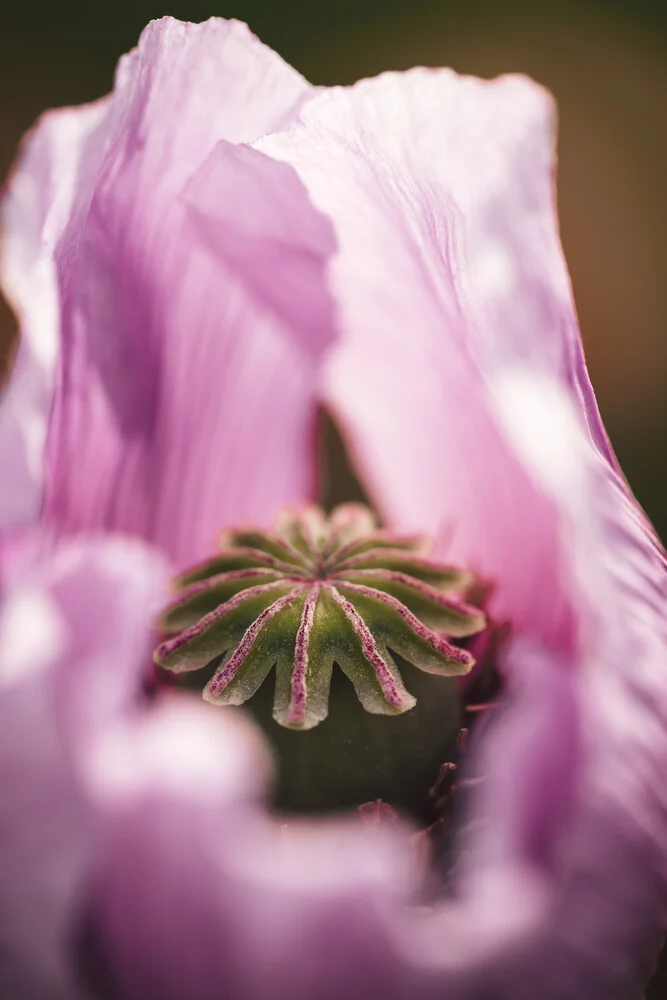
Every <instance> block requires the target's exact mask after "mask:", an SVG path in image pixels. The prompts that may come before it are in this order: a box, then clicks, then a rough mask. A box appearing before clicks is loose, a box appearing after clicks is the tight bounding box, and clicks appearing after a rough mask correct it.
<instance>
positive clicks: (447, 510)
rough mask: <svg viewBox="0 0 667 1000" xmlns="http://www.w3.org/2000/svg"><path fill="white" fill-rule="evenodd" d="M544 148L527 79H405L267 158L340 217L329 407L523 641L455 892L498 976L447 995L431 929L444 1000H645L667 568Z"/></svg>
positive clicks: (433, 927) (473, 976) (379, 495)
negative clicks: (605, 378) (601, 362)
mask: <svg viewBox="0 0 667 1000" xmlns="http://www.w3.org/2000/svg"><path fill="white" fill-rule="evenodd" d="M551 130H552V124H551V104H550V101H549V100H548V98H547V97H546V95H545V94H544V93H543V92H542V91H541V90H540V89H539V88H537V87H535V86H534V85H532V84H530V83H529V82H528V81H525V80H522V79H520V78H506V79H503V80H499V81H496V82H493V83H484V82H482V81H476V80H471V79H465V78H459V77H457V76H456V75H455V74H453V73H451V72H448V71H429V70H415V71H412V72H411V73H408V74H405V75H397V74H388V75H386V76H384V77H381V78H379V79H378V80H373V81H367V82H363V83H361V84H358V85H357V86H355V87H354V88H351V89H350V90H335V91H331V92H328V93H326V94H323V95H321V96H317V97H314V98H313V100H312V101H311V102H310V103H309V104H308V105H307V106H306V107H305V108H304V109H303V111H302V113H301V120H300V122H299V123H298V124H296V125H295V126H293V127H292V128H291V129H289V130H288V131H287V132H286V133H284V134H283V135H280V136H271V137H268V138H266V139H264V140H261V141H260V142H259V143H258V146H259V148H261V149H263V150H264V151H267V152H269V153H270V154H271V155H275V156H277V157H279V158H281V159H285V160H287V161H288V162H290V163H292V164H293V165H295V166H296V168H297V170H298V172H299V174H300V176H301V177H302V179H303V180H304V182H305V183H306V186H307V187H308V190H309V192H310V194H311V196H312V198H313V201H314V202H315V204H316V205H317V206H318V207H319V208H321V209H322V210H324V211H326V212H327V213H328V214H329V215H330V217H331V218H332V220H333V222H334V226H335V229H336V234H337V237H338V240H339V246H340V252H339V254H338V256H337V257H336V258H335V259H334V261H333V265H332V271H333V281H334V288H335V291H336V294H337V296H338V299H339V302H340V304H341V309H342V317H343V325H344V339H343V342H342V343H341V345H340V347H339V348H338V349H337V350H336V352H335V354H334V357H333V362H332V366H331V370H330V373H329V380H328V400H329V403H330V405H331V406H332V408H333V410H334V412H335V413H336V414H337V415H338V416H339V419H340V420H341V422H342V424H343V427H344V429H345V430H346V432H347V435H348V440H349V441H350V443H351V447H352V449H353V454H354V455H355V457H356V459H357V461H358V463H359V468H360V469H361V470H362V471H363V472H365V473H367V474H368V477H369V482H370V484H371V488H372V490H373V494H374V496H375V497H376V499H377V501H378V503H379V505H380V506H381V508H382V510H383V511H384V513H385V516H386V517H387V518H388V520H389V521H390V522H392V523H396V524H398V525H400V526H402V527H407V528H410V529H417V530H426V531H430V532H431V533H434V534H436V535H439V536H441V537H442V538H448V539H449V549H448V555H449V557H450V558H452V559H454V560H456V561H462V562H463V563H464V564H465V565H468V566H470V567H471V568H472V569H475V570H477V571H478V572H480V573H481V574H482V575H483V576H484V577H486V578H488V579H489V581H490V582H491V583H492V584H493V586H494V588H495V589H494V592H493V595H492V599H491V610H492V613H494V614H495V615H496V616H497V617H498V618H500V619H501V620H505V619H507V620H508V621H509V623H510V625H511V627H512V636H513V638H512V641H511V643H510V644H509V646H508V647H507V650H506V655H505V664H504V666H505V672H506V675H507V678H508V683H509V690H508V704H507V706H506V708H505V710H504V712H505V714H504V715H503V716H501V718H500V720H499V723H498V725H497V726H496V727H490V728H489V729H487V732H486V735H485V738H484V739H482V740H481V747H480V749H479V754H480V757H479V760H478V767H479V768H480V773H481V774H483V776H484V783H483V785H482V790H481V791H480V792H479V794H478V795H476V796H475V799H474V806H475V809H474V813H473V815H472V817H471V818H472V819H473V820H474V826H472V827H471V828H470V829H469V830H465V831H463V835H462V846H463V847H464V848H465V850H466V852H469V856H467V857H464V859H463V860H462V863H461V869H460V873H459V875H460V879H461V882H460V893H461V895H460V900H461V907H460V910H459V919H460V922H459V924H458V926H459V928H462V927H464V926H465V921H466V913H468V914H470V913H471V912H474V911H475V910H476V911H477V931H476V946H477V947H478V948H479V949H480V950H483V949H484V947H485V945H486V947H488V949H489V951H488V954H487V960H486V961H483V960H482V959H481V958H480V957H479V956H478V959H477V960H476V961H475V962H471V963H470V965H469V966H467V968H466V969H465V971H463V968H461V969H460V970H459V975H458V976H455V977H454V978H453V979H452V978H449V972H447V971H446V968H449V969H450V972H451V963H452V962H453V961H454V960H455V959H454V955H455V952H456V954H458V956H459V958H460V959H462V961H463V965H464V966H465V964H466V960H465V959H464V958H463V956H465V953H466V947H465V946H464V947H462V948H460V949H459V950H458V951H456V948H457V939H456V936H451V935H450V936H447V935H446V934H445V932H444V931H445V925H443V926H442V927H440V925H439V923H438V919H439V918H438V919H435V918H434V920H433V921H432V922H431V924H430V929H429V932H428V933H432V934H433V937H432V948H433V952H432V954H431V961H432V962H433V963H434V965H435V966H439V968H440V975H441V976H442V978H439V982H440V985H441V988H442V990H443V994H444V993H445V992H446V989H445V984H446V985H447V987H448V988H449V989H450V991H451V992H450V993H448V994H447V995H451V996H458V995H459V992H457V989H458V990H459V991H460V995H462V996H476V995H484V996H489V997H503V998H504V997H512V998H518V997H521V998H522V997H526V998H528V997H534V996H540V997H548V998H554V1000H556V998H562V997H564V996H572V997H582V998H583V997H586V998H593V997H594V998H596V1000H598V998H599V1000H603V998H607V997H609V998H616V997H618V998H620V997H623V998H625V997H627V998H630V997H634V996H636V995H638V993H639V992H640V990H641V987H642V984H643V983H644V982H645V981H646V979H647V978H648V975H649V973H650V962H651V959H652V957H653V956H654V955H655V954H656V951H657V948H658V944H659V933H660V927H661V923H662V920H663V918H662V913H663V912H664V900H665V898H666V896H667V884H666V870H667V865H666V863H665V847H664V843H665V830H666V829H667V798H666V796H665V793H664V787H665V786H664V782H663V781H662V779H661V777H660V775H662V774H664V771H665V766H666V765H667V701H666V699H665V694H664V692H665V690H667V686H666V682H667V655H666V654H667V634H666V629H665V620H666V618H667V615H666V613H665V612H666V611H667V586H666V576H665V559H664V553H663V552H662V549H661V547H660V545H659V543H658V542H657V540H656V539H655V537H654V535H653V533H652V532H651V529H650V528H649V526H648V525H647V523H646V521H645V519H644V518H643V515H642V514H641V512H640V511H639V510H638V508H637V506H636V504H635V502H634V500H633V498H632V497H631V495H630V494H629V491H628V489H627V486H626V484H625V483H624V481H623V479H622V477H621V475H620V474H619V472H618V470H617V467H616V464H615V461H614V459H613V456H612V454H611V449H610V447H609V444H608V441H607V439H606V436H605V434H604V430H603V428H602V425H601V422H600V418H599V415H598V413H597V409H596V406H595V401H594V397H593V394H592V390H591V388H590V384H589V382H588V378H587V375H586V371H585V366H584V362H583V356H582V351H581V345H580V340H579V334H578V329H577V325H576V319H575V316H574V309H573V305H572V298H571V291H570V288H569V281H568V278H567V273H566V270H565V265H564V261H563V258H562V251H561V249H560V244H559V241H558V234H557V226H556V220H555V214H554V208H553V189H552V187H553V180H552V158H553V152H552V131H551ZM494 886H500V887H502V886H504V889H502V891H501V892H500V893H499V894H498V893H497V892H496V890H494ZM531 887H532V888H531ZM441 916H442V917H444V913H443V914H441ZM522 920H524V921H525V923H524V928H523V935H522V938H523V946H516V947H513V948H511V949H507V950H506V951H505V954H504V957H501V956H500V953H496V955H495V957H494V955H493V952H494V947H495V946H498V947H499V948H502V947H503V945H502V944H501V942H502V940H503V937H505V938H506V935H507V934H508V933H509V931H510V929H511V928H512V927H517V926H519V925H520V923H521V921H522ZM439 927H440V929H439ZM468 929H469V930H470V933H471V934H472V933H473V932H472V929H471V928H470V927H469V928H468ZM427 936H428V935H427ZM464 937H465V936H464ZM494 942H495V946H494ZM423 943H424V942H423V941H422V942H421V944H422V945H423ZM507 943H508V942H507V940H505V944H507ZM467 944H468V947H469V941H468V942H467ZM436 955H437V958H436V957H435V956H436ZM475 990H478V991H479V993H476V992H475Z"/></svg>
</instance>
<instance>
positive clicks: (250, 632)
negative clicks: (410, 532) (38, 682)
mask: <svg viewBox="0 0 667 1000" xmlns="http://www.w3.org/2000/svg"><path fill="white" fill-rule="evenodd" d="M424 542H425V540H424V539H422V538H399V537H395V536H392V535H391V534H389V532H386V531H383V530H378V529H377V527H376V525H375V521H374V518H373V515H372V514H371V512H370V510H369V509H368V508H367V507H364V506H363V505H361V504H345V505H343V506H342V507H338V508H336V509H335V510H334V511H333V512H332V513H331V515H327V514H325V512H324V511H323V510H322V509H321V508H319V507H314V506H313V507H307V508H305V509H303V510H300V511H296V512H294V511H282V512H281V513H280V515H279V516H278V519H277V525H276V530H275V531H273V532H267V531H262V530H260V529H256V528H243V529H239V530H236V531H229V532H224V533H223V534H222V536H221V546H222V548H223V551H222V554H221V555H219V556H217V557H215V558H213V559H211V560H210V561H209V562H208V563H203V564H200V565H199V566H198V567H196V568H195V570H193V571H191V572H186V573H184V574H182V575H181V576H180V577H179V579H178V580H177V581H176V587H177V589H178V593H177V595H176V597H175V599H174V600H173V601H172V602H171V603H170V605H169V606H168V608H167V609H166V611H165V612H164V614H163V616H162V618H161V626H162V628H163V629H164V630H166V631H172V632H178V633H179V634H178V635H176V636H175V638H171V639H168V640H166V641H164V642H162V643H161V644H160V645H159V646H158V648H157V650H156V652H155V660H156V662H157V663H158V664H159V665H160V666H162V667H164V668H166V669H168V670H174V671H177V672H182V671H189V670H197V669H199V668H201V667H205V666H207V665H208V664H212V663H213V661H216V660H219V659H220V658H222V660H221V662H222V663H224V664H225V665H224V666H223V667H221V668H220V669H219V670H218V672H217V673H216V674H214V675H213V677H212V679H211V680H210V681H209V683H208V685H207V686H206V688H205V690H204V697H205V698H206V700H208V701H213V702H224V703H226V704H232V703H233V704H241V703H242V702H243V701H245V700H247V699H248V698H251V697H252V696H253V694H254V693H255V691H256V690H257V689H258V687H259V686H260V685H261V683H262V682H263V680H264V678H265V677H266V675H267V674H268V672H269V671H270V670H271V669H272V667H274V666H275V665H276V664H278V663H279V664H280V666H279V671H278V676H279V683H278V684H277V685H276V694H275V701H274V719H275V721H276V722H277V723H278V724H279V725H283V726H286V727H287V728H293V729H310V728H312V727H313V726H314V725H318V724H319V722H321V721H322V720H323V719H324V718H326V716H327V712H328V703H329V684H330V677H331V670H332V667H333V666H334V665H335V664H338V665H339V666H340V667H342V668H343V669H344V672H345V673H346V674H348V676H350V677H352V678H354V686H355V689H356V691H357V695H358V697H359V698H360V700H361V701H362V704H363V705H364V707H365V708H366V710H367V711H370V712H373V713H384V714H389V715H395V714H397V713H399V712H405V711H408V709H410V708H412V706H413V705H414V703H415V699H414V698H413V696H412V695H411V694H410V693H409V692H408V691H406V690H405V688H404V687H403V683H402V680H401V677H400V674H399V673H398V669H397V667H396V666H395V664H394V662H393V660H392V659H391V658H389V652H388V651H389V650H390V649H392V648H393V646H392V642H391V636H395V637H396V641H397V644H398V647H400V648H397V650H396V651H397V652H399V653H400V654H401V655H402V656H404V657H405V658H406V659H408V660H411V661H412V662H413V663H414V664H415V666H417V667H419V668H420V669H422V670H425V671H427V672H429V673H440V674H443V675H445V676H447V675H450V674H459V673H461V672H465V671H466V670H467V669H469V668H470V667H472V665H473V662H474V660H473V657H472V656H471V655H470V654H469V653H467V652H465V651H464V650H462V649H460V648H459V647H457V646H455V645H453V644H452V643H450V642H448V641H447V640H446V638H445V635H450V636H451V635H456V636H463V635H472V634H474V633H475V632H479V631H481V630H482V629H483V628H484V625H485V621H484V615H483V614H482V612H481V611H479V610H478V608H476V607H472V606H471V605H470V604H468V603H466V601H465V600H463V599H462V596H461V594H460V593H457V591H460V590H461V589H463V588H464V587H465V586H467V585H468V584H469V582H470V580H471V577H470V574H469V573H467V572H465V571H463V570H459V569H458V568H455V567H451V566H442V565H440V564H438V563H436V562H431V561H430V560H423V559H420V558H419V557H417V556H415V552H416V550H417V549H420V550H422V549H423V547H424ZM383 560H386V562H387V565H383ZM262 578H265V579H266V578H268V579H269V580H270V582H265V583H264V584H260V583H258V580H261V579H262ZM365 581H369V583H370V582H371V581H372V586H365V585H364V584H365ZM234 591H238V592H237V593H234ZM357 594H358V595H361V596H362V597H365V598H372V599H373V601H374V603H373V605H372V616H371V618H372V620H366V618H365V612H364V608H363V607H360V606H358V602H356V601H355V596H354V595H357ZM325 597H326V599H325ZM319 598H322V601H323V603H322V605H320V604H318V599H319ZM218 599H219V600H220V601H221V603H220V605H219V606H218V607H214V606H213V607H211V606H212V605H215V602H216V600H218ZM327 601H328V604H327ZM403 601H405V603H403ZM407 605H409V607H408V606H407ZM385 609H386V610H385ZM280 612H285V613H284V614H281V613H280ZM397 614H398V615H399V616H400V629H399V630H398V631H397V627H396V623H397V618H396V615H397ZM422 619H423V620H422ZM428 626H435V627H436V628H438V629H439V630H441V631H437V632H436V631H434V630H433V629H432V628H430V627H428ZM399 632H400V635H399ZM315 651H316V652H315ZM253 653H255V654H256V655H251V654H253ZM285 670H287V674H285V673H284V671H285ZM281 677H282V678H285V680H287V679H289V684H288V685H286V684H285V683H284V682H283V680H281V679H280V678H281ZM232 681H235V683H234V685H233V688H232V687H230V685H231V684H232ZM227 689H229V690H227ZM311 702H312V704H311Z"/></svg>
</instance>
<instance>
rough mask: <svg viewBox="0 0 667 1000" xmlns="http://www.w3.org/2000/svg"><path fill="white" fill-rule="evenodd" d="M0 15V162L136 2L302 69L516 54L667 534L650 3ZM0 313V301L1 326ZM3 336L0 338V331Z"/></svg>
mask: <svg viewBox="0 0 667 1000" xmlns="http://www.w3.org/2000/svg"><path fill="white" fill-rule="evenodd" d="M6 7H7V13H6V14H5V15H4V17H3V19H2V22H1V24H0V92H1V95H2V97H1V100H0V175H3V176H4V174H5V173H6V171H7V169H8V167H9V164H10V162H11V159H12V156H13V154H14V151H15V148H16V144H17V142H18V140H19V138H20V136H21V134H22V133H23V132H24V131H25V130H26V129H27V128H28V127H29V126H30V124H31V123H32V121H33V120H34V118H35V116H36V115H37V114H38V113H39V112H40V111H41V110H42V109H43V108H45V107H49V106H54V105H62V104H70V103H79V102H81V101H86V100H90V99H93V98H95V97H97V96H99V95H100V94H102V93H104V92H106V91H107V90H108V89H109V87H110V85H111V80H112V73H113V68H114V64H115V61H116V58H117V57H118V55H119V54H120V53H121V52H123V51H125V50H127V49H128V48H130V47H131V46H132V45H133V44H134V43H135V41H136V38H137V36H138V34H139V32H140V30H141V28H142V26H143V25H144V24H145V23H146V21H147V20H149V19H150V18H151V17H157V16H160V15H161V14H163V13H170V14H173V15H175V16H177V17H181V18H185V19H189V20H195V21H196V20H203V19H204V18H206V17H208V16H210V15H211V14H219V15H224V16H228V17H238V18H241V19H243V20H246V21H248V22H249V24H250V25H251V27H252V28H253V29H254V31H255V32H256V33H257V34H259V36H260V37H261V38H262V39H263V40H264V41H266V42H267V43H268V44H270V45H272V46H273V47H274V48H276V49H277V50H278V51H279V52H280V53H281V54H282V55H283V56H284V57H285V58H286V59H287V60H288V61H289V62H291V63H292V64H293V65H294V66H296V67H297V68H298V69H299V70H301V71H302V72H303V73H304V74H305V75H306V76H307V77H309V78H310V79H311V80H312V81H313V82H315V83H323V84H329V83H336V82H340V83H347V82H351V81H353V80H355V79H356V78H358V77H360V76H365V75H369V74H374V73H377V72H379V71H380V70H382V69H387V68H399V69H400V68H404V67H408V66H411V65H414V64H415V63H423V64H427V65H450V66H453V67H454V68H455V69H457V70H460V71H464V72H471V73H476V74H479V75H482V76H491V75H495V74H497V73H501V72H503V71H509V70H521V71H524V72H526V73H529V74H530V75H531V76H533V77H535V79H537V80H539V81H540V82H542V83H544V84H546V85H547V86H548V87H549V88H550V89H551V90H552V91H553V92H554V94H555V95H556V98H557V100H558V104H559V107H560V119H561V120H560V211H561V220H562V234H563V240H564V243H565V250H566V254H567V258H568V261H569V265H570V270H571V274H572V279H573V282H574V288H575V295H576V300H577V304H578V308H579V314H580V317H581V325H582V329H583V335H584V341H585V345H586V350H587V355H588V361H589V367H590V370H591V374H592V378H593V383H594V385H595V388H596V390H597V394H598V398H599V401H600V406H601V409H602V412H603V416H604V418H605V420H606V423H607V427H608V429H609V432H610V434H611V437H612V440H613V442H614V444H615V447H616V449H617V452H618V454H619V457H620V459H621V463H622V465H623V467H624V468H625V470H626V473H627V475H628V477H629V479H630V481H631V483H632V485H633V487H634V489H635V491H636V493H637V494H638V496H639V498H640V500H641V502H642V503H643V504H644V506H645V507H646V509H647V511H648V512H649V514H650V516H651V517H652V519H653V520H654V522H655V524H656V526H657V527H658V530H659V531H660V532H661V533H662V535H663V537H665V536H666V535H667V481H666V476H665V471H664V455H665V450H666V447H665V446H666V444H667V405H666V404H665V392H664V385H665V381H666V376H667V330H666V326H667V280H666V277H665V273H666V271H667V198H666V197H665V190H664V187H665V177H664V167H663V164H664V161H665V154H666V152H667V121H666V115H665V108H666V107H667V3H664V2H650V0H578V2H568V0H551V2H547V0H544V2H540V0H532V2H525V0H495V2H494V0H467V2H465V0H412V2H411V3H407V2H398V0H328V2H326V3H321V2H319V0H280V2H278V0H224V2H222V0H207V2H206V0H173V2H171V3H168V2H167V0H162V2H156V0H135V2H132V0H118V2H116V3H114V4H103V3H100V2H99V0H98V2H96V3H91V2H90V0H61V2H59V3H51V4H50V5H49V6H48V7H47V6H46V5H44V7H43V9H42V8H41V7H39V6H38V7H36V6H35V5H34V3H30V2H27V3H24V4H21V3H20V2H18V0H13V3H12V4H11V5H9V4H7V5H6ZM11 329H12V322H11V317H10V316H9V314H8V312H7V311H6V310H0V338H1V339H0V343H1V344H4V345H6V344H7V341H8V338H9V337H10V331H11ZM5 353H6V347H5Z"/></svg>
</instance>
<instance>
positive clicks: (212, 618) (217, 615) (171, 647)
mask: <svg viewBox="0 0 667 1000" xmlns="http://www.w3.org/2000/svg"><path fill="white" fill-rule="evenodd" d="M284 586H285V581H284V580H275V581H273V582H272V583H263V584H259V585H258V586H256V587H248V588H247V589H246V590H242V591H241V592H240V593H239V594H235V595H234V597H231V598H230V599H229V600H228V601H225V603H224V604H221V605H220V607H219V608H216V609H215V611H211V612H210V613H209V614H207V615H205V616H204V617H203V618H202V619H201V620H200V621H199V622H197V624H196V625H193V626H192V627H191V628H189V629H186V630H185V631H183V632H181V634H180V635H177V636H174V638H173V639H167V640H166V641H165V642H162V643H160V645H159V646H158V647H157V649H156V650H155V658H156V660H158V662H159V661H160V660H166V659H167V658H168V657H169V656H171V655H172V653H175V652H176V651H177V650H179V649H181V648H182V647H183V646H186V645H188V643H191V642H192V640H193V639H198V638H199V636H201V635H202V634H203V633H204V632H206V630H207V629H209V628H210V627H211V625H215V624H216V623H217V622H218V621H219V620H220V619H221V618H224V617H225V615H227V614H229V613H230V612H231V611H235V610H236V609H237V608H238V607H240V606H241V605H242V604H245V602H246V601H247V600H248V599H249V598H252V597H259V596H261V595H263V594H266V593H267V592H268V591H271V590H276V589H278V588H279V587H284ZM172 606H173V605H170V607H172Z"/></svg>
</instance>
